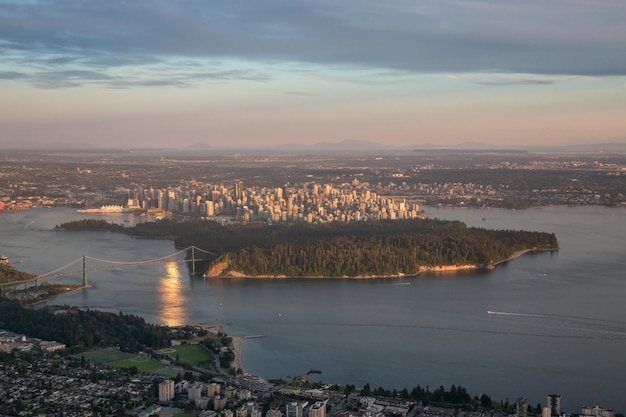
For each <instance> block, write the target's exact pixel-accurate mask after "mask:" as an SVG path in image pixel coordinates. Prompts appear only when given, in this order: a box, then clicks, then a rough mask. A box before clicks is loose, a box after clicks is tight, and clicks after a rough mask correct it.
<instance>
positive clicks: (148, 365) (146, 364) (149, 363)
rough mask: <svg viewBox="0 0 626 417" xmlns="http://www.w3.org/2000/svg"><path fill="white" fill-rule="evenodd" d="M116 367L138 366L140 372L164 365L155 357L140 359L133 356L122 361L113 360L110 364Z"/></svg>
mask: <svg viewBox="0 0 626 417" xmlns="http://www.w3.org/2000/svg"><path fill="white" fill-rule="evenodd" d="M108 365H109V366H112V367H114V368H132V367H133V366H136V367H137V369H138V370H139V372H149V371H152V370H153V369H157V368H161V367H163V366H165V365H163V364H162V363H161V362H159V361H157V360H154V359H138V358H131V359H126V360H122V361H117V362H112V363H109V364H108Z"/></svg>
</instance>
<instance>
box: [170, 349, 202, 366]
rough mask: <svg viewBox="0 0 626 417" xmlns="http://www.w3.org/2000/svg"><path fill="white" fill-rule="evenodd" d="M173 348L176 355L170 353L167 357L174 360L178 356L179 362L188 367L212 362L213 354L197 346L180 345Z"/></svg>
mask: <svg viewBox="0 0 626 417" xmlns="http://www.w3.org/2000/svg"><path fill="white" fill-rule="evenodd" d="M173 348H174V349H176V353H170V354H168V356H170V357H171V358H172V359H176V355H178V357H179V360H180V361H181V362H184V363H187V364H189V365H196V364H198V363H200V362H203V361H213V354H212V353H211V352H209V351H208V350H206V349H204V348H203V347H201V346H198V345H180V346H174V347H173Z"/></svg>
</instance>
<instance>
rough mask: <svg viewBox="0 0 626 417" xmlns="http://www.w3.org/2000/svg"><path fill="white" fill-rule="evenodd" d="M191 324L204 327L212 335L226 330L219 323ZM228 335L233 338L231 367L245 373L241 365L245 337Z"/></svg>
mask: <svg viewBox="0 0 626 417" xmlns="http://www.w3.org/2000/svg"><path fill="white" fill-rule="evenodd" d="M191 326H193V327H197V328H200V329H204V330H206V331H208V332H209V333H212V334H214V335H218V334H226V332H225V331H224V327H223V326H222V324H221V323H196V324H192V325H191ZM229 337H231V338H232V340H233V341H232V348H233V353H234V354H235V359H234V360H233V363H232V367H233V368H235V369H241V371H242V372H244V373H246V370H245V368H244V367H243V342H244V340H245V339H246V338H245V337H238V336H230V335H229ZM200 339H202V338H198V339H197V340H196V339H192V340H190V342H191V343H194V342H195V343H197V342H198V341H199V340H200Z"/></svg>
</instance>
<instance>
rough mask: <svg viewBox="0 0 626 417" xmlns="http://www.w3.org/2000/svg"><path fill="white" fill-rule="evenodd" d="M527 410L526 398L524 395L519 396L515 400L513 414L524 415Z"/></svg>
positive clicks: (519, 416)
mask: <svg viewBox="0 0 626 417" xmlns="http://www.w3.org/2000/svg"><path fill="white" fill-rule="evenodd" d="M527 412H528V400H527V399H526V398H524V397H519V398H518V399H517V401H515V415H516V416H517V417H525V416H526V413H527Z"/></svg>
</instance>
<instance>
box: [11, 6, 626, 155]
mask: <svg viewBox="0 0 626 417" xmlns="http://www.w3.org/2000/svg"><path fill="white" fill-rule="evenodd" d="M625 22H626V7H624V4H623V2H622V1H620V0H594V1H591V0H577V1H570V0H567V1H566V0H557V1H551V2H543V1H536V0H532V1H525V2H499V1H491V0H484V1H460V0H436V1H434V0H433V1H421V2H413V1H400V0H395V1H386V2H378V1H370V0H359V1H342V2H335V1H328V0H315V1H313V0H296V1H294V0H271V1H263V2H259V1H251V0H246V1H240V2H227V1H210V2H204V1H191V0H183V1H177V2H168V1H137V2H125V1H118V0H113V1H107V2H84V1H61V0H50V1H37V0H31V1H23V0H19V1H17V0H0V54H1V56H2V66H1V68H0V89H1V91H2V94H1V95H0V110H1V111H0V132H2V135H1V136H0V146H3V147H5V148H6V147H20V146H30V147H33V146H36V147H46V146H56V145H58V144H64V145H66V146H75V147H77V148H79V147H86V146H92V147H135V148H136V147H139V148H140V147H184V146H189V145H192V144H197V143H202V144H206V145H209V146H213V147H224V146H229V147H267V146H279V145H289V144H294V145H295V144H297V145H310V144H313V143H316V142H322V141H325V142H340V141H343V140H366V141H372V142H377V143H382V144H385V145H389V146H414V145H420V144H421V145H424V144H434V145H438V146H454V145H457V144H460V143H466V142H474V143H486V144H491V145H494V146H520V145H546V144H550V145H565V144H592V143H607V142H624V141H625V139H624V138H625V136H626V134H625V130H624V123H623V115H624V114H626V48H624V40H625V39H626V24H625Z"/></svg>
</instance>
